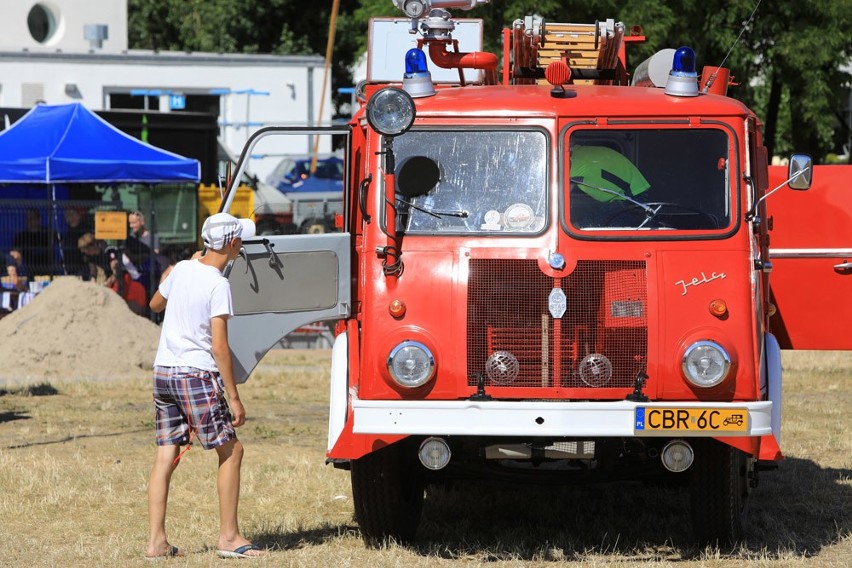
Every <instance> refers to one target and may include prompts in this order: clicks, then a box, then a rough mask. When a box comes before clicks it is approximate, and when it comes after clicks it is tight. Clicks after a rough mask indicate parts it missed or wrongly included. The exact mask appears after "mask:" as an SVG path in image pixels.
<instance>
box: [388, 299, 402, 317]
mask: <svg viewBox="0 0 852 568" xmlns="http://www.w3.org/2000/svg"><path fill="white" fill-rule="evenodd" d="M388 312H390V315H392V316H393V317H395V318H401V317H402V316H404V315H405V302H403V301H402V300H393V301H391V303H390V305H388Z"/></svg>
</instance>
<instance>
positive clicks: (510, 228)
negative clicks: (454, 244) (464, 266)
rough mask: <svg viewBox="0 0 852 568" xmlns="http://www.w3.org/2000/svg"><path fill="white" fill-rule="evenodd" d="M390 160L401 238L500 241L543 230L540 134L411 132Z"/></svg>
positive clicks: (544, 157) (543, 148)
mask: <svg viewBox="0 0 852 568" xmlns="http://www.w3.org/2000/svg"><path fill="white" fill-rule="evenodd" d="M394 154H395V156H396V164H397V166H396V172H395V173H396V177H397V202H396V206H397V212H398V215H397V221H398V225H399V226H398V228H397V229H398V230H400V231H405V232H406V233H413V234H416V233H443V234H445V233H489V234H495V235H501V234H517V233H537V232H539V231H541V230H542V229H543V228H544V226H545V222H546V216H547V185H546V182H547V138H546V136H545V134H544V133H543V132H541V131H537V130H513V131H497V130H476V131H467V132H459V131H446V130H442V131H423V130H412V131H409V132H407V133H405V134H403V135H402V136H399V137H398V138H396V139H395V140H394ZM432 173H434V176H432V175H430V174H432Z"/></svg>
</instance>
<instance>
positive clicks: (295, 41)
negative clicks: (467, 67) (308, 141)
mask: <svg viewBox="0 0 852 568" xmlns="http://www.w3.org/2000/svg"><path fill="white" fill-rule="evenodd" d="M332 5H333V0H321V1H320V2H316V3H313V4H308V3H306V2H295V1H293V0H129V3H128V10H129V29H128V34H129V41H130V47H131V48H134V49H154V50H161V51H171V50H178V51H201V52H214V53H217V52H221V53H273V54H281V55H304V54H320V55H323V54H325V51H326V43H327V40H328V33H329V29H328V28H329V21H330V19H331V11H332ZM755 8H756V9H755ZM453 14H454V16H456V17H471V18H482V19H483V26H484V38H483V39H484V43H485V48H486V49H487V50H489V51H496V52H499V51H500V50H501V48H502V46H501V41H502V40H501V30H502V29H503V28H504V27H507V26H510V25H511V23H512V22H513V21H514V20H516V19H519V18H523V17H524V16H526V15H532V14H535V15H539V16H542V17H543V18H544V19H545V21H551V22H594V21H597V20H605V19H609V18H611V19H614V20H616V21H621V22H624V24H625V25H626V26H627V28H628V29H629V28H630V27H632V26H637V25H638V26H641V27H642V29H643V31H644V34H645V36H646V37H647V38H648V41H647V42H646V43H645V44H640V45H634V46H630V49H629V50H628V69H632V68H633V67H635V66H636V65H637V64H638V63H639V62H641V61H643V60H644V59H645V58H647V57H649V56H650V55H652V54H653V53H655V52H656V51H658V50H660V49H664V48H667V47H672V48H677V47H679V46H681V45H689V46H690V47H692V48H693V49H695V51H696V54H697V58H698V62H697V63H698V66H699V68H700V67H701V66H703V65H711V66H719V65H721V64H722V62H723V61H724V62H725V64H724V66H725V67H728V68H729V69H730V70H731V75H732V81H733V82H735V83H736V86H733V87H732V88H731V89H730V90H729V94H730V95H731V96H733V97H736V98H738V99H739V100H742V101H743V102H744V103H745V104H746V105H748V106H749V107H750V108H752V109H753V110H754V111H755V112H756V113H757V115H758V116H759V117H760V118H761V121H762V124H763V134H764V142H765V143H766V145H767V147H768V149H769V151H770V155H772V154H775V155H785V154H789V153H790V152H792V151H793V150H795V151H801V152H808V153H810V154H812V155H813V156H814V157H815V158H816V159H817V161H818V162H832V161H833V160H836V155H838V154H842V153H845V154H846V155H847V160H848V155H849V144H850V140H852V134H850V130H849V124H850V120H852V119H850V114H849V113H850V106H852V97H851V96H850V84H852V33H849V30H850V29H852V0H798V1H796V2H778V1H772V0H666V1H665V2H661V1H660V0H623V1H620V2H616V1H615V0H583V1H578V0H535V1H533V0H491V2H490V3H488V4H485V5H483V6H479V7H477V8H475V9H474V10H471V11H461V10H453ZM376 16H397V17H401V16H402V13H401V12H400V11H399V10H397V9H396V7H395V6H394V5H393V2H392V0H339V13H338V15H337V20H336V21H337V25H336V30H335V41H334V51H333V61H332V92H333V93H334V92H336V89H337V87H345V86H351V85H352V76H351V70H350V69H351V67H352V66H353V64H354V63H355V62H356V61H357V59H358V57H360V55H361V54H362V53H363V52H364V50H365V49H366V45H367V29H368V23H369V19H370V18H371V17H376ZM344 99H346V100H348V98H345V97H344ZM343 102H344V100H343V99H341V100H340V101H338V104H343Z"/></svg>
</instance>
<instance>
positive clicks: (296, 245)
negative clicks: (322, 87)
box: [220, 127, 351, 383]
mask: <svg viewBox="0 0 852 568" xmlns="http://www.w3.org/2000/svg"><path fill="white" fill-rule="evenodd" d="M331 135H339V136H343V137H344V138H345V144H346V147H347V148H348V146H349V129H348V128H345V127H344V128H341V127H328V128H302V127H267V128H263V129H261V130H259V131H258V132H256V133H255V134H254V135H253V136H252V137H251V138H250V139H249V141H248V142H247V143H246V146H245V148H244V150H243V153H242V155H241V156H240V161H239V163H238V164H237V168H236V174H235V175H234V177H233V180H232V182H231V185H232V186H233V187H231V188H229V191H228V194H227V195H226V196H225V199H224V201H223V204H222V208H221V209H220V210H222V211H227V210H228V208H229V207H230V204H231V202H232V201H233V196H234V193H235V189H234V188H236V187H237V186H238V185H239V180H240V178H241V177H242V176H243V173H244V171H245V169H246V164H247V162H248V159H249V156H251V155H252V154H253V153H254V152H255V151H256V150H255V148H256V147H257V145H258V143H261V144H263V142H262V141H264V140H265V141H266V142H267V143H268V142H270V140H271V139H272V138H278V137H281V136H299V137H302V139H304V138H306V137H314V136H331ZM308 140H309V141H310V140H312V138H308ZM289 142H290V144H289V145H288V147H292V146H293V145H292V142H293V141H292V140H290V141H289ZM300 147H305V146H300ZM309 147H310V146H309ZM346 167H347V173H346V175H345V177H344V185H345V184H346V182H347V181H348V179H349V176H348V167H349V164H348V163H347V164H346ZM344 189H345V188H344ZM345 195H346V192H345V191H344V192H343V194H342V195H341V199H343V201H344V204H345V203H346V200H345ZM345 211H346V207H345V206H344V212H345ZM350 249H351V239H350V235H349V234H348V233H322V234H310V235H306V234H298V235H274V234H273V235H262V236H257V237H252V238H251V239H247V240H245V241H243V250H242V251H241V253H240V256H239V257H238V258H237V259H236V260H235V261H234V262H233V263H231V264H230V265H229V267H228V268H227V269H226V276H227V277H228V280H229V281H230V283H231V296H232V298H233V307H234V317H233V318H231V320H230V321H229V322H228V340H229V343H230V345H231V351H232V354H233V361H234V377H235V379H236V381H237V382H238V383H242V382H245V381H246V379H247V378H248V376H249V374H251V372H252V370H253V369H254V368H255V366H256V365H257V363H258V362H259V361H260V360H261V359H262V358H263V356H264V355H265V354H266V352H267V351H269V349H270V348H271V347H272V346H274V345H275V344H276V343H278V342H279V341H281V340H282V339H283V338H284V337H285V336H286V335H287V334H289V333H290V332H292V331H294V330H296V329H298V328H300V327H302V326H304V325H306V324H309V323H313V322H319V321H333V320H338V319H341V318H345V317H347V316H348V315H349V310H350V297H351V282H350V275H351V270H350Z"/></svg>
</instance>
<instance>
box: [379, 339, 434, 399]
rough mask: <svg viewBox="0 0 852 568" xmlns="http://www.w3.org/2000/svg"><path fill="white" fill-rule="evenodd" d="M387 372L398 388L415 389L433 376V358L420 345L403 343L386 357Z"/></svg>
mask: <svg viewBox="0 0 852 568" xmlns="http://www.w3.org/2000/svg"><path fill="white" fill-rule="evenodd" d="M388 372H390V376H391V377H392V378H393V380H394V381H396V382H397V384H399V385H400V386H403V387H406V388H417V387H419V386H422V385H424V384H426V383H427V382H428V381H429V379H431V378H432V375H433V374H435V358H434V357H433V356H432V352H431V351H429V348H428V347H426V346H425V345H423V344H422V343H419V342H417V341H403V342H402V343H400V344H399V345H397V346H396V347H394V348H393V350H392V351H391V352H390V355H388Z"/></svg>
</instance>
